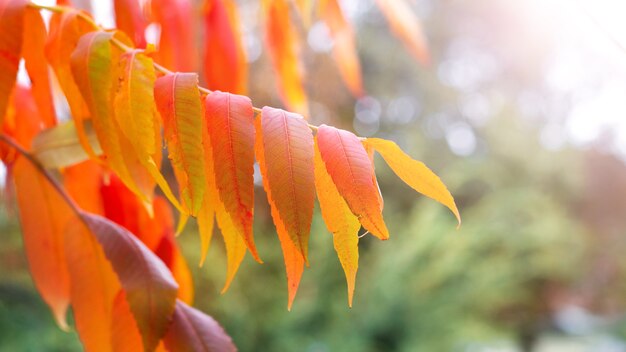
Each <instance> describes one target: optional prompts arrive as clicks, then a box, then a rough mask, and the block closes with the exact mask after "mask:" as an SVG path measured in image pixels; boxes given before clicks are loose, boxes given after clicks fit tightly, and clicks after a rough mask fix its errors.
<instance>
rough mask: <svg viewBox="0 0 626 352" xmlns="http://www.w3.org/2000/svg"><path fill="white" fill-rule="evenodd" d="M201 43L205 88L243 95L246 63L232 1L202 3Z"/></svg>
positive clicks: (245, 87)
mask: <svg viewBox="0 0 626 352" xmlns="http://www.w3.org/2000/svg"><path fill="white" fill-rule="evenodd" d="M204 43H205V46H204V60H203V62H204V77H205V80H206V82H207V85H208V87H209V88H210V89H212V90H221V91H224V92H229V93H233V94H245V93H246V90H247V85H248V63H247V62H246V53H245V51H244V48H243V43H242V40H241V33H240V30H239V16H238V14H237V7H236V4H235V2H234V1H229V0H206V1H205V4H204Z"/></svg>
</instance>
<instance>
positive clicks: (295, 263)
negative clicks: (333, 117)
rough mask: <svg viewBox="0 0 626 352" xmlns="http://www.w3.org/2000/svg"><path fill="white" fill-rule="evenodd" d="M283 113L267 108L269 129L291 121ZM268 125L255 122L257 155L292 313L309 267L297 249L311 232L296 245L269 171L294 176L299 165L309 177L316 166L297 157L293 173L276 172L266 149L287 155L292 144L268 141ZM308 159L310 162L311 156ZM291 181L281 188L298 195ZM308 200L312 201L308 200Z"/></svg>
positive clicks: (306, 211)
mask: <svg viewBox="0 0 626 352" xmlns="http://www.w3.org/2000/svg"><path fill="white" fill-rule="evenodd" d="M281 112H282V110H276V109H272V108H267V107H265V108H263V113H262V117H261V118H262V119H264V118H265V119H268V120H270V121H269V122H270V123H269V125H271V122H280V119H281V118H288V117H287V116H284V115H283V114H282V113H281ZM270 115H271V116H270ZM280 115H283V116H280ZM268 116H269V117H268ZM289 118H292V119H295V118H298V119H301V118H299V117H289ZM277 120H278V121H277ZM264 122H265V121H262V120H261V119H257V120H256V121H255V125H256V130H257V137H258V138H257V140H256V144H255V152H256V155H257V160H258V161H259V166H260V169H261V176H262V177H263V188H265V192H266V193H267V200H268V202H269V204H270V209H271V213H272V219H273V220H274V224H275V226H276V232H277V233H278V240H279V241H280V246H281V249H282V251H283V258H284V261H285V269H286V271H287V291H288V293H289V295H288V301H287V309H288V310H291V306H292V304H293V300H294V299H295V297H296V293H297V292H298V286H300V280H301V279H302V273H303V271H304V263H305V258H306V257H305V255H304V254H303V251H302V248H300V247H298V246H296V243H298V244H302V243H301V242H303V241H302V240H303V239H306V241H307V242H308V236H309V232H308V231H307V232H306V234H305V236H295V237H296V238H295V241H294V239H292V238H291V237H290V235H291V233H289V231H288V230H287V227H286V221H285V220H283V218H282V214H281V213H280V211H279V208H278V207H277V205H276V204H277V202H276V200H275V193H276V192H275V190H276V189H275V188H272V185H271V184H270V182H269V179H270V178H269V173H268V167H270V168H271V169H272V170H273V171H274V170H277V171H283V172H285V173H293V171H294V170H293V168H294V165H298V166H299V167H303V169H304V172H305V173H307V172H308V171H310V170H309V166H312V165H311V163H310V161H309V164H308V165H306V164H305V165H303V164H301V162H302V161H303V160H302V158H297V157H296V159H297V160H296V162H295V163H290V162H287V163H288V164H291V165H283V168H284V167H287V168H290V169H289V170H280V169H276V168H274V167H273V166H272V163H270V164H268V163H267V161H266V159H265V158H266V147H265V146H266V145H269V147H268V149H269V148H271V147H272V146H271V145H270V141H271V142H273V143H275V142H278V143H280V142H282V146H283V147H285V146H287V148H286V149H287V152H288V153H289V152H290V150H289V146H290V142H291V140H290V139H289V138H288V137H286V141H285V140H284V141H276V140H275V139H276V138H272V137H270V138H266V136H265V135H264V130H265V128H264V126H263V125H265V127H266V128H267V125H268V123H264ZM282 122H284V123H285V126H286V124H287V122H286V121H282ZM285 126H282V128H283V130H282V132H283V137H285V135H284V134H286V133H285V131H289V130H288V129H287V130H286V129H285ZM280 127H281V126H279V128H280ZM305 127H306V128H307V129H308V127H307V126H306V124H305ZM296 128H297V127H296ZM268 130H269V131H268V135H271V134H272V129H271V128H268ZM308 133H309V134H310V132H308ZM279 138H280V137H279ZM266 142H267V143H266ZM303 144H305V149H306V144H307V143H306V142H305V143H303ZM278 148H280V146H278ZM268 154H269V153H268ZM300 154H304V155H306V154H308V153H307V152H306V151H305V152H304V153H302V152H300ZM274 157H275V156H274V155H273V156H272V159H271V160H277V159H275V158H274ZM304 159H308V155H307V157H306V158H304ZM311 171H312V170H311ZM272 177H273V180H274V181H277V177H276V175H275V174H273V176H272ZM288 178H289V179H288V180H287V181H286V182H288V183H287V184H284V185H283V184H280V183H279V184H278V187H279V188H280V187H284V188H287V191H289V190H291V191H292V192H295V190H294V189H293V188H292V189H289V188H288V187H289V186H291V187H297V186H296V185H294V184H293V182H294V180H293V179H291V178H293V175H290V176H288ZM305 183H306V181H305ZM274 186H276V185H274ZM305 186H306V187H308V186H310V185H308V184H305ZM313 191H314V190H313ZM298 192H300V190H298ZM307 192H308V189H307V190H305V191H304V192H302V193H304V195H305V196H306V195H307ZM278 193H281V194H280V196H282V197H284V196H285V195H284V194H283V193H284V192H278ZM300 196H302V195H300ZM291 197H295V196H294V195H293V194H292V195H291ZM305 198H308V197H305ZM314 199H315V194H313V198H311V201H314ZM306 200H308V199H306ZM306 200H305V202H304V203H305V205H307V204H306V203H307V202H306ZM289 203H293V199H291V200H289V199H288V200H284V199H283V200H281V204H282V205H285V204H289ZM291 205H293V204H291ZM312 206H313V205H311V209H310V210H311V213H312V210H313V207H312ZM283 210H286V211H288V212H294V211H299V209H296V208H293V209H289V208H287V209H283ZM303 210H304V212H305V214H304V216H305V217H306V216H307V215H308V212H309V208H308V207H306V208H304V209H303ZM302 215H303V214H300V216H302ZM293 225H294V224H293V222H292V225H291V228H294V226H293ZM310 225H311V223H310V219H309V223H308V226H309V229H310ZM295 230H296V231H298V230H299V229H298V227H297V226H295ZM294 234H295V235H299V234H298V233H297V232H296V233H294ZM305 248H306V245H305Z"/></svg>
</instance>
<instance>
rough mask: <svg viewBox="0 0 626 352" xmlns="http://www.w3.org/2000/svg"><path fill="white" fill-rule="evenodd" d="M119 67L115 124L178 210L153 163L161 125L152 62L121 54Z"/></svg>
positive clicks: (141, 56)
mask: <svg viewBox="0 0 626 352" xmlns="http://www.w3.org/2000/svg"><path fill="white" fill-rule="evenodd" d="M119 68H120V73H121V75H120V77H119V79H118V84H117V88H116V92H115V98H114V104H115V105H114V109H113V110H114V114H115V119H116V121H117V125H118V126H119V127H120V130H121V132H122V134H123V135H124V136H125V137H126V139H127V140H128V141H129V142H130V144H131V145H132V146H133V148H134V151H135V154H136V155H137V157H138V159H139V161H140V163H141V164H142V165H143V166H144V167H145V169H146V170H147V171H148V173H149V174H150V176H152V178H153V179H154V181H155V182H156V183H157V184H158V185H159V187H160V188H161V190H162V191H163V193H164V194H165V196H166V197H167V198H168V199H169V200H170V202H172V204H174V206H176V207H177V208H181V206H180V204H179V203H178V200H177V199H176V197H175V196H174V194H173V193H172V191H171V189H170V187H169V185H168V183H167V181H166V180H165V178H164V177H163V175H162V174H161V172H160V171H159V167H158V166H157V161H156V160H160V159H161V153H160V141H161V125H160V123H159V118H158V113H157V108H156V104H155V100H154V85H155V81H156V73H155V71H154V63H153V62H152V59H151V58H149V57H148V56H146V55H144V54H143V53H142V52H141V51H139V50H133V51H131V52H128V53H125V54H122V56H121V58H120V67H119ZM199 104H200V103H199V100H198V105H199Z"/></svg>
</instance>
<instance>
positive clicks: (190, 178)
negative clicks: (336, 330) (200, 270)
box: [0, 0, 460, 351]
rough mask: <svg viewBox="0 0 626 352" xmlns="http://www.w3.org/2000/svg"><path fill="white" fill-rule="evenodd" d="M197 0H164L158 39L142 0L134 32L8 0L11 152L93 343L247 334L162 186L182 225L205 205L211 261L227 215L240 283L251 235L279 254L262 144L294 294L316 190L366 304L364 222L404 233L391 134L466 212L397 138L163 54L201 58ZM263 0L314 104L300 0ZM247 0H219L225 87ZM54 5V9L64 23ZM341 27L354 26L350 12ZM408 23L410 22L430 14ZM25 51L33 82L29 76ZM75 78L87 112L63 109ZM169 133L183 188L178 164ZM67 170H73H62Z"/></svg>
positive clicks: (211, 61)
mask: <svg viewBox="0 0 626 352" xmlns="http://www.w3.org/2000/svg"><path fill="white" fill-rule="evenodd" d="M182 3H185V2H181V3H180V4H179V3H178V2H169V1H160V0H153V1H152V10H153V16H154V19H155V21H157V22H158V23H160V25H161V28H162V32H161V38H160V43H159V50H158V51H154V48H153V47H152V46H150V45H147V46H145V42H142V36H140V35H138V33H141V30H143V29H145V24H146V23H145V22H142V20H141V19H142V17H141V16H140V12H138V11H139V10H138V9H139V7H138V5H137V3H136V2H134V1H116V9H117V10H118V14H119V15H120V16H118V23H119V25H120V27H121V28H126V29H127V32H128V33H129V34H130V36H129V35H127V34H125V33H124V32H122V31H119V30H109V31H107V30H103V29H102V28H100V27H99V26H98V25H96V24H95V23H94V22H93V20H92V19H91V18H90V16H89V15H88V14H86V13H84V12H81V11H78V10H76V9H74V8H72V7H65V6H60V7H42V6H38V5H34V4H31V3H29V2H28V1H25V0H2V1H0V53H1V54H2V55H0V118H1V119H0V124H1V125H2V134H1V135H0V141H2V142H4V143H3V144H2V145H1V146H0V156H1V157H2V161H3V162H4V163H6V164H8V165H10V172H11V174H12V178H13V179H14V183H15V189H16V198H17V202H18V205H19V209H20V218H21V223H22V227H23V233H24V239H25V247H26V252H27V256H28V260H29V264H30V267H31V273H32V276H33V279H34V281H35V284H36V286H37V288H38V290H39V292H40V293H41V295H42V297H43V299H44V300H45V301H46V303H48V305H49V306H50V307H51V309H52V311H53V313H54V315H55V317H56V319H57V321H58V323H59V325H60V326H61V327H67V324H66V322H65V316H66V311H67V309H68V307H69V306H70V305H71V306H72V309H73V314H74V318H75V321H76V328H77V330H78V332H79V334H80V336H81V340H82V341H83V344H84V345H85V346H86V348H87V349H88V350H100V349H102V348H104V349H107V348H109V347H110V348H111V349H113V350H118V349H129V350H137V349H141V347H140V346H143V349H145V350H154V349H156V348H167V349H169V350H175V351H178V350H232V349H233V348H234V347H233V345H232V342H231V341H230V338H228V336H227V335H226V334H225V333H224V332H223V330H222V329H221V328H220V327H219V325H217V323H216V322H215V321H214V320H213V319H212V318H210V317H209V316H207V315H205V314H203V313H202V312H200V311H198V310H195V309H194V308H191V307H190V306H189V305H188V304H190V303H191V301H192V299H193V290H192V285H191V278H190V275H189V271H188V269H187V266H186V263H185V261H184V259H183V258H182V256H181V255H180V251H179V249H178V247H177V245H176V241H175V240H174V232H175V231H174V225H173V223H174V220H173V216H172V211H171V208H170V205H169V204H168V203H167V201H166V200H165V199H164V198H163V197H161V196H158V195H155V187H156V186H157V185H158V186H159V188H160V189H161V191H162V192H163V194H164V195H165V197H166V198H167V199H168V200H169V201H170V203H171V204H172V205H173V206H174V207H175V208H176V209H177V210H178V211H179V212H180V220H179V225H178V231H179V232H180V231H181V230H182V228H183V226H184V224H185V223H186V221H187V219H188V218H189V217H190V216H191V217H195V218H196V219H197V221H198V225H199V232H200V235H201V248H202V262H203V261H204V257H205V255H206V251H207V249H208V247H209V243H210V240H211V236H212V233H213V226H214V222H215V221H216V222H217V225H218V227H219V228H220V230H221V233H222V236H223V238H224V243H225V247H226V251H227V258H228V266H227V279H226V283H225V285H224V291H225V290H226V289H227V288H228V286H229V285H230V283H231V281H232V280H233V278H234V276H235V274H236V272H237V270H238V268H239V265H240V263H241V261H242V260H243V258H244V256H245V254H246V252H248V251H249V252H250V253H251V255H252V256H253V257H254V258H255V260H257V261H258V262H261V259H260V255H259V253H258V252H257V250H256V247H255V244H254V237H253V233H252V221H253V213H254V209H253V204H254V199H253V198H254V182H253V173H254V163H255V160H256V161H257V162H258V163H259V165H260V170H261V174H262V176H263V186H264V189H265V191H266V193H267V197H268V200H269V203H270V205H271V213H272V218H273V220H274V223H275V225H276V229H277V233H278V237H279V239H280V243H281V246H282V251H283V254H284V259H285V266H286V269H287V280H288V289H289V307H291V303H292V302H293V299H294V297H295V294H296V291H297V288H298V284H299V282H300V278H301V276H302V273H303V270H304V266H305V263H306V264H308V255H307V247H308V238H309V232H310V227H311V221H312V216H313V207H314V201H315V197H316V194H317V198H318V201H319V203H320V207H321V211H322V216H323V218H324V220H325V222H326V224H327V227H328V229H329V231H330V232H332V234H333V239H334V245H335V249H336V251H337V254H338V256H339V259H340V261H341V264H342V266H343V268H344V270H345V273H346V278H347V281H348V292H349V301H350V304H351V300H352V293H353V290H354V281H355V277H356V271H357V268H358V240H359V235H358V232H359V230H360V228H361V226H362V227H363V228H365V229H366V230H367V231H368V232H369V233H371V234H373V235H374V236H376V237H377V238H380V239H383V240H384V239H387V238H388V237H389V233H388V230H387V227H386V225H385V223H384V220H383V217H382V209H383V200H382V197H381V194H380V190H379V188H378V183H377V180H376V176H375V173H374V166H373V155H374V151H377V152H379V153H380V154H381V155H382V157H383V158H384V159H385V161H386V162H387V163H388V165H389V166H390V167H391V168H392V169H393V171H394V172H395V173H396V174H397V175H398V176H399V177H400V178H401V179H402V180H403V181H404V182H406V183H407V184H409V185H410V186H411V187H413V188H414V189H415V190H417V191H418V192H420V193H422V194H424V195H426V196H429V197H431V198H433V199H435V200H437V201H439V202H441V203H442V204H444V205H445V206H447V207H448V208H450V210H451V211H452V212H453V213H454V214H455V215H456V217H457V218H459V214H458V210H457V208H456V205H455V204H454V200H453V198H452V196H451V195H450V193H449V192H448V190H447V189H446V187H445V185H444V184H443V183H442V182H441V180H440V179H439V178H438V177H437V176H436V175H435V174H434V173H433V172H432V171H430V170H429V169H428V168H427V167H426V166H425V165H424V164H422V163H420V162H418V161H415V160H412V159H411V158H410V157H409V156H407V155H406V154H404V153H403V152H402V151H401V150H400V148H398V146H397V145H396V144H395V143H393V142H391V141H386V140H381V139H377V138H369V139H362V138H359V137H357V136H355V135H354V134H352V133H350V132H348V131H344V130H339V129H336V128H334V127H331V126H326V125H322V126H320V127H316V126H311V125H309V124H308V123H307V122H306V121H305V119H304V118H303V117H302V115H300V114H296V113H291V112H286V111H284V110H281V109H276V108H271V107H264V108H263V109H257V108H254V107H253V105H252V102H251V100H250V99H249V98H247V97H246V96H243V95H236V94H233V93H225V92H221V91H210V90H208V89H205V88H201V87H199V86H198V81H199V78H198V75H197V74H195V73H179V72H171V71H169V70H167V69H165V68H164V67H162V66H160V65H159V64H157V63H156V62H155V60H159V61H161V62H164V63H168V64H172V67H175V68H185V67H187V66H185V65H186V63H185V61H184V58H185V57H193V55H189V54H188V53H193V49H192V47H193V45H191V44H189V43H187V44H185V43H186V41H187V38H191V37H192V36H191V35H190V34H189V33H187V32H186V31H185V29H189V28H190V27H189V26H186V25H184V24H183V22H184V21H185V17H184V16H183V15H181V13H184V9H185V8H186V7H185V6H182V5H181V4H182ZM263 3H264V9H265V12H266V14H267V26H268V30H267V32H268V42H269V43H270V45H269V46H270V47H271V48H274V50H272V52H273V58H274V64H275V66H276V67H277V68H278V72H279V76H280V77H281V82H282V88H281V91H282V92H283V97H284V99H285V101H286V104H287V105H288V106H290V107H293V108H294V110H296V111H303V110H306V109H305V108H304V107H305V106H306V100H305V98H303V97H304V95H303V94H302V93H298V89H297V88H295V86H294V83H293V82H294V81H293V79H294V77H296V76H297V74H296V71H294V70H295V69H296V67H297V60H296V59H295V56H294V55H292V54H293V53H292V49H293V48H292V44H293V42H294V41H295V39H294V38H295V36H294V38H289V34H288V33H290V31H291V30H292V29H291V25H289V15H288V14H289V9H288V7H287V2H286V1H283V0H272V1H269V0H268V1H264V2H263ZM380 3H381V4H387V3H388V4H387V5H383V6H382V7H383V8H386V9H387V11H391V12H394V11H395V13H396V15H397V16H399V17H401V18H404V20H405V21H407V18H406V16H400V14H401V13H402V11H401V10H402V7H398V6H396V5H389V4H398V3H402V2H399V1H395V2H385V1H381V2H380ZM172 4H177V5H176V6H173V5H172ZM187 4H188V3H187ZM320 6H321V8H322V9H324V11H323V13H326V14H327V15H326V16H327V17H328V18H329V19H333V21H338V20H337V18H339V17H340V18H341V19H343V17H342V16H339V15H340V14H341V12H340V10H339V7H338V5H337V3H336V2H335V1H322V2H321V5H320ZM394 6H395V7H394ZM329 8H330V9H331V10H328V9H329ZM234 9H235V7H234V5H233V3H231V2H222V1H209V2H208V5H207V7H206V12H207V21H206V26H207V28H208V31H207V33H210V34H207V37H208V38H209V39H208V40H209V42H210V43H211V45H214V46H217V47H209V48H208V49H207V54H206V55H205V59H206V60H205V64H206V67H205V70H204V71H205V74H206V75H207V76H208V78H207V79H206V80H207V81H208V82H213V83H210V84H211V86H212V87H218V88H220V89H224V90H227V91H231V92H240V91H241V90H242V89H243V88H242V87H244V86H245V84H246V81H245V79H246V78H245V77H246V75H245V68H244V69H242V66H241V65H243V61H241V60H242V56H241V53H242V52H243V51H242V49H241V43H240V42H239V39H238V38H239V35H238V34H237V26H236V19H237V17H236V15H235V14H234V11H235V10H234ZM41 10H50V11H52V12H53V14H52V18H51V19H50V22H49V30H46V26H45V22H44V20H43V18H42V16H41V13H40V11H41ZM398 12H399V13H398ZM328 13H330V14H328ZM333 23H335V24H333ZM342 23H344V24H345V20H344V22H342ZM409 23H410V18H409ZM329 26H330V28H331V29H333V28H337V27H336V22H332V21H331V22H329ZM401 27H402V26H401ZM346 28H349V27H346ZM402 28H403V29H400V30H398V31H399V32H403V31H404V33H408V34H406V35H410V33H409V32H410V30H415V28H413V29H411V28H412V27H410V26H409V27H408V28H409V29H408V30H409V32H407V28H406V26H404V27H402ZM333 32H336V33H340V34H336V35H337V36H338V37H337V38H344V37H343V36H344V35H346V34H345V33H343V32H341V30H337V29H334V30H333ZM341 33H343V34H341ZM350 33H351V32H350ZM131 37H132V38H133V39H131ZM352 41H353V40H352V39H350V42H352ZM338 42H341V40H340V39H338ZM142 45H144V46H145V48H144V49H139V48H138V47H140V46H142ZM186 45H189V46H186ZM350 45H353V43H351V44H350ZM222 46H223V48H230V49H233V48H234V49H233V51H228V50H221V49H220V48H222ZM338 47H339V48H340V47H341V45H338ZM289 48H291V49H289ZM353 49H354V48H352V51H351V52H352V54H351V55H353V56H354V58H355V57H356V56H355V55H354V53H353ZM338 50H340V51H341V50H344V49H338ZM290 53H291V54H290ZM231 54H232V55H231ZM229 55H230V56H229ZM337 55H342V54H341V53H340V54H337ZM44 58H45V59H44ZM22 59H23V60H24V63H25V68H26V71H27V73H28V75H29V77H30V80H31V86H30V87H22V86H21V85H16V76H17V74H18V68H19V63H20V61H21V60H22ZM349 61H350V60H348V59H345V58H343V59H340V62H343V63H346V62H349ZM354 62H355V61H354V60H353V61H352V65H351V66H350V67H351V68H345V67H343V68H342V72H343V74H344V77H352V78H347V79H346V81H347V82H348V83H349V86H351V87H352V88H353V90H354V91H355V93H356V92H358V90H359V89H357V88H358V87H360V78H359V79H358V81H357V80H356V78H354V77H355V74H354V72H358V66H357V70H356V71H354V69H355V68H354ZM48 66H50V67H51V68H52V70H53V72H54V76H50V75H49V72H48V71H49V69H48ZM342 66H344V65H341V64H340V67H342ZM350 70H352V71H350ZM349 72H352V74H350V73H349ZM298 79H299V78H298ZM57 82H58V86H59V87H60V90H61V91H62V93H63V95H64V97H65V99H66V100H67V103H68V106H69V110H70V112H71V117H72V121H70V122H65V123H59V122H58V119H57V117H56V113H55V106H54V104H53V95H54V94H55V93H56V92H57V91H58V89H56V83H57ZM350 82H351V83H350ZM300 83H301V82H300ZM300 83H298V84H300ZM357 83H358V84H357ZM300 86H301V84H300ZM53 88H54V89H53ZM303 99H304V100H303ZM314 132H315V135H314ZM162 144H165V145H166V146H167V151H168V158H169V160H170V163H171V166H172V168H173V171H174V176H175V178H176V181H177V189H178V197H177V196H176V195H175V192H174V191H173V190H172V188H171V187H170V184H169V183H168V181H167V180H166V178H165V177H164V175H163V174H162V173H161V159H162V151H163V150H162V148H161V145H162ZM22 145H23V146H30V148H28V147H27V148H23V147H21V146H22ZM27 149H30V151H28V150H27ZM84 159H88V160H87V161H84ZM83 161H84V162H83ZM57 171H60V173H61V179H62V182H63V184H64V187H63V186H61V185H60V183H59V182H58V180H57V179H56V178H55V177H54V176H52V173H53V172H57ZM459 221H460V218H459ZM197 331H202V332H203V333H201V334H198V333H197ZM137 347H139V348H137Z"/></svg>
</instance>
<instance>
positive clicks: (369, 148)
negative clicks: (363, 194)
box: [362, 141, 385, 211]
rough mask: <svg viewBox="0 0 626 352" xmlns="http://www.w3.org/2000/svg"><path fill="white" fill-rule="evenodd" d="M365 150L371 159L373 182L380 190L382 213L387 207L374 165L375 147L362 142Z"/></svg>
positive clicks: (379, 197) (379, 199)
mask: <svg viewBox="0 0 626 352" xmlns="http://www.w3.org/2000/svg"><path fill="white" fill-rule="evenodd" d="M362 144H363V148H365V151H366V152H367V156H369V158H370V163H371V165H372V170H373V172H372V182H373V183H374V184H375V185H376V189H378V201H379V202H380V210H381V211H382V210H383V208H384V206H385V200H384V199H383V194H382V192H381V191H380V185H379V184H378V179H377V178H376V166H375V165H374V147H372V146H371V145H369V144H367V143H366V141H362Z"/></svg>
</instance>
